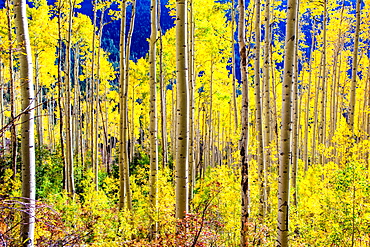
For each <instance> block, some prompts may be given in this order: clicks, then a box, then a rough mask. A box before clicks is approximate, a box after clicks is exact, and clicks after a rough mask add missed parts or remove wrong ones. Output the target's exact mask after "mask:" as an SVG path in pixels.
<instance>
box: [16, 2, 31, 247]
mask: <svg viewBox="0 0 370 247" xmlns="http://www.w3.org/2000/svg"><path fill="white" fill-rule="evenodd" d="M26 6H27V5H26V0H15V1H14V11H15V15H16V33H17V41H18V44H19V46H20V47H19V62H20V85H21V95H22V97H21V98H22V105H21V109H22V112H23V114H22V117H21V156H22V197H23V198H24V202H25V208H24V209H23V210H24V211H23V214H22V224H21V236H22V240H23V241H24V244H23V246H34V243H33V241H34V229H35V191H36V182H35V139H34V107H35V96H34V85H33V65H32V55H31V45H30V38H29V34H28V19H27V13H26Z"/></svg>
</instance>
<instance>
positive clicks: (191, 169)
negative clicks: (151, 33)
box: [188, 0, 195, 200]
mask: <svg viewBox="0 0 370 247" xmlns="http://www.w3.org/2000/svg"><path fill="white" fill-rule="evenodd" d="M193 9H194V7H193V0H189V25H188V30H189V31H188V35H189V39H188V50H189V51H188V54H189V59H188V63H189V65H188V68H189V200H190V199H192V198H193V189H194V187H195V154H194V151H195V138H194V136H195V128H194V116H195V114H194V109H195V107H194V104H195V102H194V86H195V67H194V63H195V61H194V59H195V58H194V53H195V50H194V41H195V35H194V29H195V22H194V10H193Z"/></svg>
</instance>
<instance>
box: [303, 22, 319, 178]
mask: <svg viewBox="0 0 370 247" xmlns="http://www.w3.org/2000/svg"><path fill="white" fill-rule="evenodd" d="M315 26H316V23H315V22H314V24H313V28H312V29H313V30H312V38H311V40H312V43H311V51H310V58H309V61H308V62H309V67H308V72H309V77H308V83H307V87H308V88H307V99H306V111H305V134H304V151H303V161H304V171H305V172H306V171H307V170H308V146H309V142H308V139H309V138H308V132H309V131H308V129H309V125H310V124H309V116H310V100H311V83H312V64H313V49H314V47H315V38H316V36H315V32H316V31H315ZM312 141H314V140H312Z"/></svg>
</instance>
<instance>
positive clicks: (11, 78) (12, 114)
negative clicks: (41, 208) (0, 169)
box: [6, 0, 17, 179]
mask: <svg viewBox="0 0 370 247" xmlns="http://www.w3.org/2000/svg"><path fill="white" fill-rule="evenodd" d="M6 3H7V5H6V12H7V21H8V41H9V81H10V121H11V125H10V138H11V155H12V169H13V176H12V178H13V179H15V176H16V174H17V132H16V127H15V123H14V121H15V119H14V118H15V85H14V74H13V66H14V65H13V38H12V33H13V31H12V18H11V16H12V15H11V12H10V6H11V5H10V0H7V1H6Z"/></svg>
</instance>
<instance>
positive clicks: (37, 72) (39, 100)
mask: <svg viewBox="0 0 370 247" xmlns="http://www.w3.org/2000/svg"><path fill="white" fill-rule="evenodd" d="M35 86H36V94H35V97H36V119H35V120H36V121H35V124H36V127H37V128H36V130H37V144H38V147H39V149H41V148H42V146H43V145H44V144H43V128H42V105H41V103H42V96H43V95H42V85H40V67H39V53H38V52H37V51H35Z"/></svg>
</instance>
